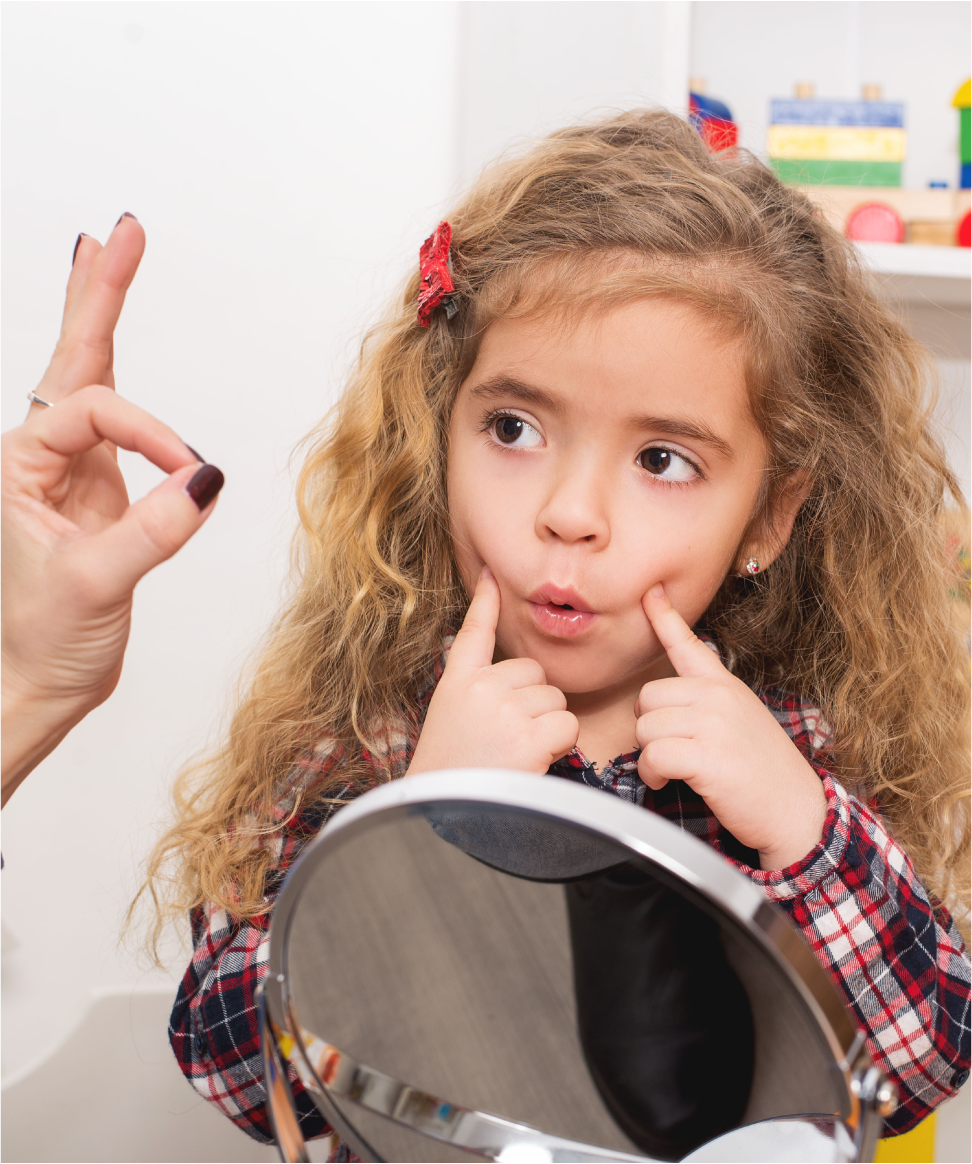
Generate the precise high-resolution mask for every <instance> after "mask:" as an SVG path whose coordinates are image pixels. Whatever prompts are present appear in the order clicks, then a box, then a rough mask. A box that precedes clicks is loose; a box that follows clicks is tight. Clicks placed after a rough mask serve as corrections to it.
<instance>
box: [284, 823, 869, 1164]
mask: <svg viewBox="0 0 972 1164" xmlns="http://www.w3.org/2000/svg"><path fill="white" fill-rule="evenodd" d="M315 856H317V855H315ZM285 971H286V974H287V979H288V982H289V984H290V989H291V993H292V1000H293V1004H294V1009H295V1013H296V1017H297V1019H298V1021H299V1022H300V1023H301V1025H302V1026H304V1027H305V1028H307V1029H308V1030H309V1031H311V1032H313V1033H314V1034H315V1035H317V1036H318V1037H319V1038H321V1039H323V1040H325V1041H326V1042H328V1043H330V1044H332V1045H334V1046H335V1047H337V1048H339V1049H340V1050H341V1051H342V1052H345V1053H346V1054H350V1055H352V1056H353V1057H354V1058H355V1059H357V1060H358V1061H360V1062H362V1063H365V1064H368V1065H369V1066H371V1067H373V1068H376V1069H378V1070H379V1071H382V1072H385V1073H387V1074H389V1075H391V1076H394V1077H395V1078H397V1079H399V1080H402V1081H404V1082H407V1083H409V1084H411V1085H412V1086H414V1087H417V1088H419V1089H421V1090H423V1091H426V1092H428V1093H430V1094H431V1095H433V1096H437V1097H439V1098H441V1099H443V1100H445V1101H448V1102H449V1103H452V1104H458V1105H461V1106H464V1107H467V1108H471V1109H474V1110H477V1111H484V1112H489V1113H492V1114H494V1115H497V1116H501V1117H503V1118H504V1119H507V1120H511V1121H515V1122H518V1123H522V1124H526V1125H528V1126H529V1127H531V1128H534V1129H536V1130H538V1131H541V1132H544V1133H546V1134H548V1135H552V1136H557V1137H560V1138H563V1139H567V1140H572V1141H576V1142H579V1143H582V1144H587V1145H594V1146H596V1147H597V1148H600V1149H606V1150H609V1151H615V1152H620V1153H626V1154H629V1155H632V1156H637V1157H642V1158H644V1157H645V1156H648V1157H650V1158H653V1159H659V1160H680V1159H683V1158H684V1157H686V1156H687V1155H689V1154H690V1153H692V1152H693V1151H697V1150H699V1149H700V1148H701V1147H702V1145H705V1144H707V1143H709V1142H710V1141H712V1140H714V1139H716V1138H717V1137H719V1136H721V1135H725V1134H727V1133H731V1132H732V1131H733V1129H737V1128H739V1127H740V1126H742V1125H749V1124H752V1123H755V1122H757V1121H760V1120H765V1119H768V1118H772V1117H779V1116H784V1115H796V1114H805V1113H830V1114H831V1115H832V1114H833V1113H834V1112H836V1111H839V1110H841V1108H842V1105H843V1104H844V1103H845V1102H846V1096H845V1094H844V1091H843V1080H842V1077H841V1076H840V1075H839V1073H838V1072H837V1070H836V1067H835V1065H834V1063H833V1057H832V1055H831V1054H830V1051H829V1049H828V1046H827V1043H826V1041H825V1038H824V1036H823V1033H822V1031H821V1030H820V1028H819V1026H818V1025H817V1024H816V1022H815V1021H814V1019H813V1016H812V1015H811V1013H810V1012H809V1010H808V1008H807V1007H806V1005H805V1004H804V1002H803V1000H802V998H801V997H800V995H799V994H798V993H797V991H796V989H795V988H794V987H793V985H792V984H791V982H790V981H789V979H788V978H787V977H786V975H785V973H784V972H783V971H782V970H781V968H780V966H779V965H778V964H777V962H776V960H775V959H774V958H773V957H771V956H770V955H768V954H767V952H766V951H765V949H764V948H763V947H762V946H761V945H760V944H758V943H757V942H756V940H755V939H753V938H752V937H750V936H749V935H748V934H747V932H746V931H745V930H744V929H743V928H741V927H740V926H739V925H738V924H737V922H736V920H735V919H734V918H732V917H730V916H729V915H728V914H725V913H723V912H722V911H721V910H719V909H718V908H716V907H713V906H712V905H711V904H709V903H708V902H707V901H705V900H704V899H702V898H699V897H698V896H697V895H696V894H695V893H694V892H693V891H692V890H691V889H690V888H689V887H688V886H686V885H684V884H683V883H682V882H681V881H680V879H679V878H678V877H677V876H675V875H674V874H673V873H672V872H671V870H669V869H667V868H666V867H665V866H664V865H663V864H653V863H650V862H648V861H646V860H644V859H643V858H641V857H639V856H636V855H635V854H634V853H632V852H631V851H630V850H628V849H627V848H625V847H624V846H623V845H621V844H618V843H616V842H615V841H613V840H609V839H607V838H605V837H602V836H601V835H600V834H598V833H596V832H595V831H593V830H589V829H586V828H581V827H579V826H577V825H574V824H571V823H569V822H567V821H564V820H561V819H559V818H557V817H556V816H554V815H547V814H543V813H539V812H533V811H527V810H524V809H520V808H511V807H507V806H503V805H498V804H470V803H469V802H451V803H446V802H440V803H436V804H432V805H425V806H422V807H421V808H420V809H416V808H414V807H412V808H395V809H389V810H384V811H382V812H380V813H377V814H375V815H374V816H373V817H370V818H364V819H363V820H361V821H359V822H357V823H356V824H355V825H353V826H351V827H349V828H347V829H345V830H343V831H339V832H337V833H335V834H334V837H333V841H331V842H330V843H329V844H328V845H327V846H322V851H321V853H320V855H319V859H316V863H315V865H314V867H313V871H312V873H311V875H310V876H309V878H308V879H307V880H306V882H305V883H304V885H303V888H302V891H301V895H300V899H299V901H298V903H297V906H296V908H295V911H294V913H293V915H292V917H291V920H290V925H289V927H288V933H287V936H286V943H285ZM335 1102H336V1103H337V1104H338V1106H339V1107H340V1109H341V1114H342V1115H343V1117H344V1118H345V1119H346V1120H347V1122H348V1123H349V1124H350V1125H351V1126H352V1127H353V1128H354V1129H355V1130H356V1131H357V1132H358V1134H359V1135H360V1136H361V1137H362V1138H363V1139H364V1140H365V1141H366V1142H367V1143H368V1144H370V1146H371V1149H372V1151H373V1152H374V1154H375V1155H376V1156H378V1157H379V1158H383V1159H385V1160H444V1161H445V1160H463V1159H470V1160H473V1159H481V1158H482V1157H480V1156H477V1155H475V1154H473V1153H463V1152H462V1150H460V1149H457V1148H456V1147H455V1146H453V1145H450V1144H445V1143H436V1142H435V1141H434V1140H431V1139H429V1138H428V1137H425V1136H422V1135H420V1134H419V1133H417V1132H414V1131H410V1130H409V1129H408V1128H406V1127H404V1126H402V1125H400V1124H397V1123H395V1122H393V1121H391V1120H388V1119H386V1118H384V1117H382V1116H379V1115H376V1114H374V1113H372V1112H369V1111H367V1110H366V1109H365V1108H363V1107H361V1106H360V1105H358V1104H355V1103H353V1102H351V1101H350V1100H347V1099H340V1098H338V1099H336V1100H335ZM692 1158H693V1159H695V1158H696V1157H692ZM697 1158H698V1159H700V1160H701V1159H703V1158H704V1159H708V1158H709V1157H702V1156H699V1157H697ZM721 1158H722V1159H730V1158H732V1157H729V1156H723V1157H721ZM748 1158H749V1159H750V1160H755V1159H759V1158H760V1157H759V1156H757V1155H752V1154H751V1155H750V1156H749V1157H748ZM768 1158H769V1157H768ZM772 1158H773V1159H778V1158H781V1157H778V1156H775V1157H772ZM807 1158H808V1159H817V1158H823V1157H807ZM827 1158H830V1157H827Z"/></svg>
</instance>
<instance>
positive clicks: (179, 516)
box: [75, 464, 224, 601]
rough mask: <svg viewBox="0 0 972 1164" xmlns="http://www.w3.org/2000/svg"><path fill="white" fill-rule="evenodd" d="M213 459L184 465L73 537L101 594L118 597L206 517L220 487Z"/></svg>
mask: <svg viewBox="0 0 972 1164" xmlns="http://www.w3.org/2000/svg"><path fill="white" fill-rule="evenodd" d="M223 482H224V478H223V474H222V473H221V472H220V470H219V469H217V468H216V466H215V465H201V466H200V465H199V464H195V465H185V466H183V467H182V468H181V469H177V470H176V471H175V472H174V473H172V474H170V475H169V477H167V478H166V480H165V481H163V482H162V484H161V485H158V486H156V488H155V489H153V490H152V492H151V493H149V494H147V495H146V496H145V497H143V498H142V499H141V500H140V501H136V502H135V503H134V505H130V506H129V507H128V509H127V510H126V511H125V513H124V514H123V516H122V517H121V518H120V519H119V520H118V521H116V522H115V523H114V524H113V525H110V526H109V527H108V528H107V529H104V530H102V531H101V532H100V533H97V534H92V535H91V536H90V537H86V538H82V539H80V541H79V542H78V543H76V550H75V552H77V553H78V554H79V555H82V556H84V557H85V558H87V559H88V560H87V562H86V563H85V565H86V567H87V570H86V573H87V575H88V578H89V579H90V581H91V583H92V584H93V586H94V587H95V588H96V589H97V591H98V592H99V593H100V595H101V597H102V599H103V600H106V601H110V600H117V599H119V598H122V597H123V596H124V595H126V594H127V593H129V592H131V591H132V590H133V589H134V588H135V584H136V583H137V582H138V581H139V579H140V578H142V577H144V575H146V574H147V573H148V572H149V570H151V569H153V568H154V567H155V566H158V565H159V564H160V563H161V562H164V561H166V560H167V559H168V558H171V557H172V555H173V554H174V553H176V552H177V551H178V550H180V549H182V547H183V546H184V545H185V544H186V542H187V541H188V540H189V539H190V538H191V537H192V535H193V534H194V533H195V532H196V530H198V529H199V528H200V527H201V526H202V525H203V524H204V523H205V522H206V520H207V519H208V517H209V515H210V514H211V513H212V511H213V508H214V502H215V500H216V496H217V494H218V493H219V491H220V490H221V489H222V487H223Z"/></svg>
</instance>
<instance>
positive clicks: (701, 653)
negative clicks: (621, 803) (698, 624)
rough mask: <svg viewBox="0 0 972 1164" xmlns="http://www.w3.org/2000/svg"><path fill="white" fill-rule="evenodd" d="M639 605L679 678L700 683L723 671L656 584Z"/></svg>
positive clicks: (662, 588) (719, 663)
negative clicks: (697, 679) (694, 679)
mask: <svg viewBox="0 0 972 1164" xmlns="http://www.w3.org/2000/svg"><path fill="white" fill-rule="evenodd" d="M641 605H642V607H643V608H644V612H645V614H646V615H647V617H648V621H649V622H650V623H651V626H652V630H654V632H655V634H656V635H657V636H658V641H659V642H660V643H661V645H662V646H663V647H664V648H665V653H666V654H667V655H668V658H669V660H670V661H671V664H672V666H673V667H674V668H675V670H676V671H677V672H678V673H679V675H681V676H683V677H685V678H699V679H704V678H706V677H709V676H713V675H717V674H722V673H723V672H724V671H725V668H724V667H723V665H722V663H721V662H720V661H719V659H718V658H717V657H716V655H715V654H713V652H712V651H710V650H709V648H708V647H707V646H706V645H705V643H703V642H702V640H701V639H699V638H697V637H696V635H695V633H694V632H693V630H692V628H691V627H690V626H689V625H688V623H687V622H686V621H685V619H684V618H682V616H681V615H680V614H679V613H678V611H677V610H676V609H675V607H674V606H672V604H671V601H670V600H669V597H668V595H667V594H666V593H665V587H664V586H662V584H661V583H660V582H659V583H658V584H657V585H655V586H652V588H651V589H650V590H649V591H648V593H647V594H645V595H644V597H643V598H642V600H641Z"/></svg>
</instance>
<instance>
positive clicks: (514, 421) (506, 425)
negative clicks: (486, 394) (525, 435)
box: [493, 416, 523, 445]
mask: <svg viewBox="0 0 972 1164" xmlns="http://www.w3.org/2000/svg"><path fill="white" fill-rule="evenodd" d="M493 431H494V432H495V433H496V435H497V437H499V439H500V440H501V441H502V442H503V444H504V445H512V444H513V443H514V442H515V441H516V440H518V439H519V437H520V434H521V433H522V432H523V421H522V420H520V418H519V417H518V416H500V417H497V419H496V421H495V422H494V425H493Z"/></svg>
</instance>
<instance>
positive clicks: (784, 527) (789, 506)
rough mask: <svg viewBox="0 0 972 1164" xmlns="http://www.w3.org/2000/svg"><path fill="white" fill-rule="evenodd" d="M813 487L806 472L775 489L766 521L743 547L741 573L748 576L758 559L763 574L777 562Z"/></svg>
mask: <svg viewBox="0 0 972 1164" xmlns="http://www.w3.org/2000/svg"><path fill="white" fill-rule="evenodd" d="M812 487H813V478H812V476H811V475H810V473H809V472H808V471H807V470H805V469H798V470H797V471H796V472H794V473H791V474H790V475H789V476H788V477H785V478H784V479H783V480H782V481H781V482H780V483H779V484H778V485H777V486H776V488H775V490H774V492H773V497H772V498H771V499H770V503H769V505H768V506H767V511H766V514H765V515H764V517H763V520H762V521H760V522H759V523H758V524H757V525H756V526H755V527H754V528H753V530H752V535H751V536H750V537H749V538H747V539H746V541H745V542H743V544H742V546H741V547H740V550H739V561H738V562H736V570H737V572H738V573H739V574H742V575H743V576H744V577H745V576H746V574H747V573H748V571H747V570H746V568H745V566H746V562H747V561H749V559H750V558H755V559H756V561H757V562H758V563H759V572H760V573H762V572H763V571H764V570H765V569H766V567H767V566H770V565H772V563H773V562H775V561H776V559H777V558H778V557H779V556H780V554H781V553H782V552H783V550H784V548H785V547H786V543H787V542H788V541H789V540H790V534H791V533H792V532H793V523H794V522H795V521H796V516H797V514H798V513H799V512H800V506H801V505H802V504H803V503H804V501H806V499H807V497H808V495H809V493H810V490H811V488H812Z"/></svg>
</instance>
